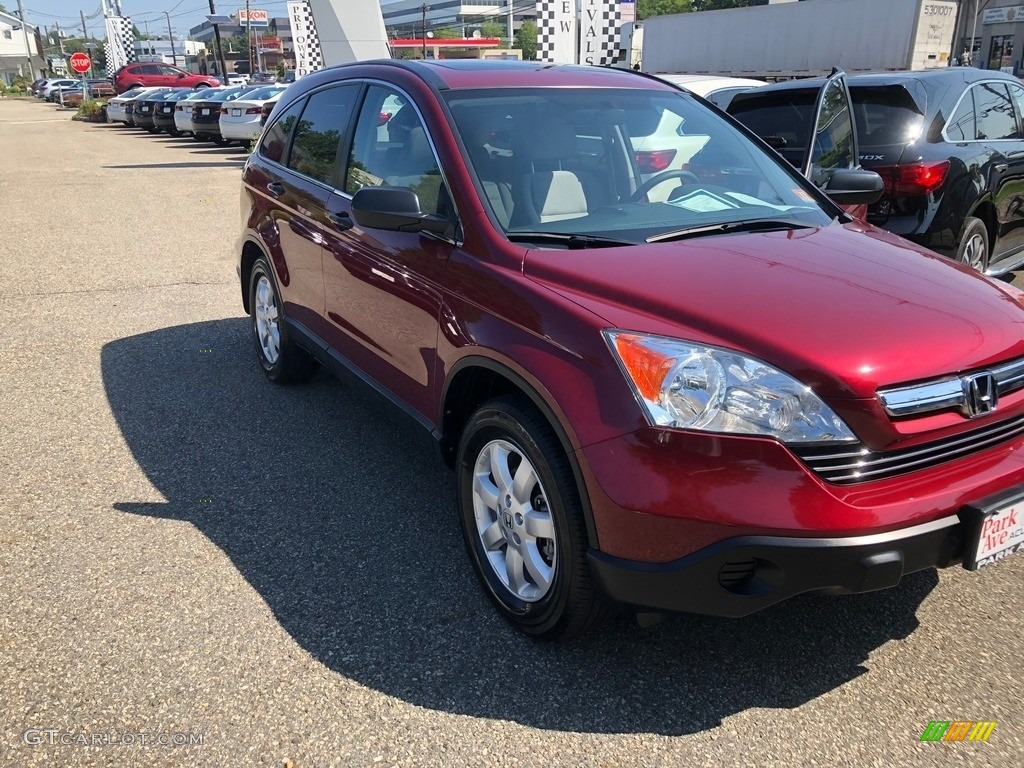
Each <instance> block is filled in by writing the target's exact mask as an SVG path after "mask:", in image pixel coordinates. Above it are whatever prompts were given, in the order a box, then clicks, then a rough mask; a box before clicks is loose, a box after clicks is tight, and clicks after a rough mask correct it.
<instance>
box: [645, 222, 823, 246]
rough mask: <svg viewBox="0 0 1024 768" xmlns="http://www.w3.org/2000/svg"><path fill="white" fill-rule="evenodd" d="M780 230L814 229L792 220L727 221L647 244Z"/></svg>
mask: <svg viewBox="0 0 1024 768" xmlns="http://www.w3.org/2000/svg"><path fill="white" fill-rule="evenodd" d="M779 229H814V227H813V226H811V225H810V224H801V223H800V222H798V221H793V220H792V219H750V220H749V221H727V222H725V223H724V224H707V225H704V226H700V227H687V228H686V229H676V230H673V231H672V232H662V233H661V234H660V235H651V236H650V237H648V238H647V240H646V241H645V242H648V243H660V242H662V241H665V240H685V239H686V238H688V237H701V236H703V235H723V234H726V233H729V232H771V231H772V230H779Z"/></svg>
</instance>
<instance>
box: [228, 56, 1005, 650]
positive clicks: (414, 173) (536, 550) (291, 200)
mask: <svg viewBox="0 0 1024 768" xmlns="http://www.w3.org/2000/svg"><path fill="white" fill-rule="evenodd" d="M842 95H844V94H840V93H839V92H838V91H837V92H835V94H834V96H829V95H827V94H826V95H824V98H823V100H822V101H821V104H822V105H823V106H824V109H823V110H819V112H820V113H821V114H823V115H824V118H822V119H819V120H818V121H817V127H816V128H815V135H816V138H817V139H818V143H819V144H821V145H822V146H821V147H820V151H819V150H818V149H817V148H814V152H813V153H812V155H811V157H810V158H808V163H807V164H806V165H803V167H802V168H801V170H798V169H797V168H795V167H794V166H793V165H792V164H791V163H790V162H788V161H787V159H784V157H783V155H780V154H779V153H778V152H776V151H773V150H772V149H770V148H769V146H768V145H766V144H765V143H764V142H761V141H757V140H755V138H754V135H753V134H752V133H751V132H750V131H748V130H746V129H743V128H741V127H740V126H739V125H738V124H737V123H736V122H735V121H734V120H732V119H731V118H729V117H728V116H726V115H724V114H723V113H721V112H719V111H718V110H716V109H712V108H711V107H710V106H709V105H707V104H706V103H705V102H703V101H702V100H700V99H698V98H696V97H694V96H693V95H691V94H688V93H685V92H683V91H679V90H677V89H675V88H674V87H673V86H671V85H668V84H667V83H660V82H658V81H656V80H654V79H652V78H648V77H644V76H642V75H640V74H637V73H634V72H628V71H621V70H613V69H602V68H597V67H593V68H576V67H553V66H551V65H548V64H543V63H528V62H487V61H428V62H422V61H398V60H396V61H388V62H381V63H365V64H352V65H345V66H340V67H332V68H330V69H326V70H322V71H319V72H315V73H312V74H310V75H307V76H305V77H303V78H302V79H301V80H300V81H299V82H298V83H296V84H295V85H292V86H290V87H289V88H288V90H287V91H285V93H283V94H282V95H281V97H280V99H279V102H278V105H277V107H276V108H275V109H274V111H273V113H272V114H271V116H270V119H269V120H268V122H267V126H266V128H265V130H264V131H263V134H262V136H261V138H260V141H259V144H258V146H257V148H256V150H255V151H254V152H253V153H252V154H251V155H250V156H249V158H248V160H247V162H246V163H245V167H244V171H243V175H242V232H241V237H240V239H239V241H238V246H237V257H238V262H237V269H238V274H239V278H240V282H239V288H240V298H241V300H242V303H243V306H244V308H245V310H246V312H247V313H248V314H249V315H250V326H251V329H252V336H253V340H254V347H255V354H256V358H257V361H258V363H259V367H260V368H261V369H262V370H263V372H264V373H265V374H266V376H267V377H268V378H269V379H270V380H272V381H273V382H275V383H279V384H286V383H299V382H302V381H306V380H308V379H309V378H310V377H312V376H313V375H314V374H315V373H316V371H317V368H318V367H320V366H323V367H324V368H326V369H328V370H330V371H332V372H333V373H336V374H338V375H339V376H341V377H342V378H344V379H345V380H346V381H348V382H350V383H351V384H352V385H354V386H357V387H361V388H363V389H365V390H366V391H368V392H371V393H373V394H375V395H376V396H378V400H377V402H380V403H384V404H386V405H388V406H389V407H391V408H392V410H393V412H394V413H396V414H401V415H403V416H405V417H406V420H407V421H408V422H409V423H410V424H412V425H414V428H415V429H418V430H419V431H420V433H421V434H422V435H423V436H424V437H426V438H428V439H430V440H432V441H434V442H435V444H436V446H437V448H438V449H439V453H440V455H441V456H442V457H443V458H444V459H445V461H446V462H447V463H448V464H449V466H450V467H451V468H452V469H453V470H454V472H455V474H456V478H455V487H456V494H455V495H456V505H457V507H458V514H457V515H452V518H457V520H458V524H459V525H460V527H461V529H462V533H463V537H464V541H465V544H466V549H467V553H468V561H469V562H470V563H471V564H472V567H473V568H474V569H475V570H476V573H477V576H478V577H479V579H480V582H481V584H482V586H483V589H484V591H485V593H486V594H487V595H488V597H489V598H490V599H491V600H492V601H493V603H494V604H495V606H496V607H497V609H498V611H499V612H500V614H501V615H502V616H504V617H505V618H506V619H508V620H509V621H510V622H511V623H512V624H514V625H515V626H516V627H518V628H519V629H521V630H522V631H524V632H526V633H527V634H529V635H532V636H535V637H546V638H567V637H571V636H573V635H575V634H578V633H580V632H582V631H584V630H586V629H587V628H588V627H592V626H594V625H595V624H596V623H597V622H598V621H599V620H600V619H601V618H602V617H603V616H604V615H605V613H606V611H607V609H608V608H609V607H610V606H612V605H619V606H622V605H625V606H634V607H639V608H640V609H641V610H653V611H665V610H681V611H692V612H697V613H707V614H715V615H720V616H731V617H741V616H745V615H747V614H750V613H753V612H755V611H758V610H761V609H764V608H766V607H768V606H770V605H772V604H775V603H778V602H779V601H782V600H785V599H787V598H789V597H791V596H793V595H796V594H800V593H804V592H820V593H831V594H835V593H860V592H869V591H872V590H877V589H882V588H886V587H892V586H894V585H896V584H898V583H899V582H900V580H901V579H902V578H903V577H904V576H905V575H906V574H908V573H912V572H915V571H920V570H924V569H929V568H936V567H946V566H951V565H954V564H962V565H963V566H964V567H965V568H966V569H968V570H972V571H973V570H977V569H978V568H983V567H989V566H993V565H995V564H997V563H999V562H1001V561H1002V560H1004V559H1005V558H1006V557H1008V556H1009V557H1012V556H1013V554H1012V553H1013V552H1015V551H1017V550H1019V549H1024V514H1022V512H1024V294H1022V293H1021V292H1020V291H1019V290H1017V289H1015V288H1013V287H1011V286H1008V285H1006V284H1004V283H1002V282H996V281H993V280H990V279H989V278H986V277H984V276H983V275H981V274H978V273H977V272H975V271H972V270H970V269H968V268H967V267H965V266H963V265H957V264H953V263H951V262H950V261H949V260H947V259H945V258H943V257H941V256H938V255H937V254H934V253H931V252H929V251H927V250H925V249H924V248H922V247H921V246H919V245H915V244H913V243H911V242H908V241H906V240H902V239H900V238H898V237H897V236H895V235H893V234H891V233H888V232H884V231H882V230H879V229H876V228H874V227H872V226H871V225H869V224H867V223H865V222H863V221H860V220H857V219H854V218H853V217H852V216H850V215H849V214H848V213H845V212H844V211H843V209H842V208H841V207H840V206H842V205H850V204H856V203H862V202H864V201H865V200H866V199H867V198H870V197H871V195H874V196H875V197H876V198H877V196H878V194H879V192H880V182H881V179H880V178H879V177H878V176H877V174H873V173H866V172H864V171H862V170H860V169H858V168H857V167H856V164H857V153H856V150H855V149H854V145H853V142H852V141H849V140H847V139H846V138H842V139H841V140H840V141H835V140H834V139H836V138H841V135H843V136H845V135H848V132H845V133H842V132H840V131H839V128H840V123H841V122H844V121H847V120H848V118H849V112H848V111H847V110H846V109H845V108H844V107H843V106H842V100H841V99H840V98H839V97H840V96H842ZM392 105H393V106H394V107H396V108H395V109H394V110H393V111H392ZM384 112H388V113H389V114H391V117H390V118H389V119H388V120H387V121H386V122H385V123H384V124H381V114H382V113H384ZM826 112H827V114H825V113H826ZM644 116H648V117H649V118H650V119H649V120H646V121H644V122H645V123H646V124H650V125H658V124H661V123H662V122H663V120H664V119H667V118H672V120H673V122H674V124H677V125H678V124H681V125H683V126H685V128H686V130H687V131H688V132H689V133H691V134H693V135H700V136H704V137H706V141H705V142H704V145H703V147H702V149H701V152H700V155H701V157H700V162H699V163H698V164H697V166H698V168H699V170H700V172H699V173H698V172H695V171H693V170H690V169H670V170H666V171H664V172H660V173H656V174H655V175H653V176H649V178H646V179H645V178H644V176H645V175H649V174H645V173H644V172H643V170H642V169H641V167H640V165H639V163H638V159H637V152H636V148H635V147H634V146H633V144H632V141H631V135H632V134H631V133H630V130H629V128H630V125H631V124H632V123H634V122H635V121H637V120H638V119H639V118H641V117H644ZM676 118H678V119H676ZM826 138H827V139H829V141H830V146H828V147H825V146H824V143H825V139H826ZM776 144H778V145H781V142H776ZM788 146H794V144H793V143H789V144H788ZM799 146H800V147H801V148H802V147H804V146H806V145H804V143H803V142H799ZM782 148H783V149H785V147H782ZM801 171H805V172H801ZM660 185H665V186H666V187H667V189H666V190H665V194H664V195H658V196H654V195H650V194H648V193H649V192H650V191H651V190H652V189H654V188H655V187H657V186H660ZM830 198H831V199H830ZM276 399H277V398H274V397H270V396H267V397H266V398H265V399H264V401H263V402H261V403H250V404H248V405H249V406H251V407H254V408H257V407H272V406H273V403H274V402H275V400H276ZM313 399H314V400H315V398H313ZM311 402H312V401H311ZM310 439H311V440H314V439H317V438H316V436H310ZM360 447H361V446H352V450H359V449H360ZM277 460H279V461H280V462H281V466H282V467H284V468H287V467H288V465H289V461H290V458H289V457H288V456H287V455H283V456H281V457H280V458H279V459H277ZM286 471H292V470H291V469H286ZM397 472H400V467H394V468H393V467H387V468H383V467H382V470H381V475H380V477H373V478H367V479H366V480H367V483H370V484H376V483H380V484H381V485H379V486H377V487H378V490H379V492H380V494H381V495H380V497H379V498H380V499H381V501H380V505H379V507H378V509H376V510H374V512H376V513H378V514H379V515H380V517H381V518H387V517H388V516H389V515H390V516H394V517H395V524H396V525H397V526H405V525H408V526H411V529H412V530H417V531H419V532H420V533H422V534H423V535H424V536H426V537H427V539H428V540H429V539H430V535H431V534H430V531H431V529H432V528H433V527H435V526H438V525H445V524H448V519H447V510H446V509H445V506H446V505H444V504H441V503H439V502H438V501H437V500H435V499H425V502H424V504H423V505H421V506H420V507H419V508H416V509H404V508H403V509H398V508H394V507H392V506H389V503H388V501H387V498H386V486H387V484H389V483H401V482H403V480H404V478H403V477H402V476H401V475H400V474H395V473H397ZM339 492H344V491H339ZM452 524H456V523H455V520H454V519H453V520H452ZM380 535H381V536H389V535H396V533H395V530H394V529H392V528H390V525H389V522H384V523H382V524H381V528H380ZM427 545H429V543H428V544H427ZM416 546H420V543H417V545H416ZM410 551H411V552H412V551H415V550H414V549H411V550H410ZM339 556H345V555H344V553H342V554H340V555H339ZM411 567H412V569H413V570H414V571H415V570H416V569H417V566H416V565H415V564H413V565H412V566H411ZM452 567H453V568H455V567H457V564H456V563H454V562H453V563H452ZM996 567H999V566H998V565H996ZM413 578H416V579H418V580H420V582H421V583H422V588H423V589H424V590H432V589H437V588H438V587H437V584H436V583H435V582H436V580H438V579H440V580H442V581H446V580H447V576H446V575H440V576H439V575H438V574H433V573H419V572H417V573H416V574H415V575H414V576H413ZM982 589H983V587H982ZM738 631H742V630H738Z"/></svg>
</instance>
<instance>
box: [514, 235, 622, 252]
mask: <svg viewBox="0 0 1024 768" xmlns="http://www.w3.org/2000/svg"><path fill="white" fill-rule="evenodd" d="M505 236H506V237H507V238H508V239H509V240H511V241H512V242H513V243H555V244H558V245H564V246H565V247H566V248H568V249H569V250H576V249H580V248H613V247H615V246H619V245H637V243H635V242H633V241H632V240H617V239H615V238H614V237H600V236H598V235H574V234H569V233H567V232H508V233H506V235H505Z"/></svg>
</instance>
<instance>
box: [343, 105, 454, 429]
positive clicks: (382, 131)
mask: <svg viewBox="0 0 1024 768" xmlns="http://www.w3.org/2000/svg"><path fill="white" fill-rule="evenodd" d="M347 166H348V167H347V172H346V176H345V180H344V184H343V186H342V189H343V190H344V191H343V192H337V193H335V194H333V195H332V196H331V199H330V200H329V201H328V214H329V216H330V217H331V218H332V220H333V221H334V223H335V228H334V230H333V231H332V232H331V233H330V235H329V236H328V238H327V241H326V243H325V248H324V288H325V293H326V302H327V307H326V309H327V319H328V321H329V326H330V337H329V338H328V342H329V343H330V345H331V346H332V347H334V348H335V349H337V350H338V352H339V353H340V354H341V355H342V356H344V357H345V358H347V359H348V360H349V361H351V362H352V363H354V364H355V365H356V366H357V367H358V368H360V369H361V370H362V371H363V372H364V373H366V374H367V375H368V376H369V377H370V378H372V379H373V380H375V381H376V382H377V383H379V384H382V385H385V386H386V387H387V388H388V389H390V390H391V391H393V392H396V393H397V394H398V395H399V397H400V398H402V399H403V400H405V401H406V402H408V403H410V404H411V405H412V406H413V407H414V408H415V409H416V410H417V411H419V412H420V413H421V414H427V413H430V412H431V410H432V408H433V405H434V402H435V400H436V392H435V371H436V368H437V367H436V348H437V333H438V322H439V316H440V312H441V306H442V292H441V280H442V278H443V276H444V271H445V267H446V265H447V262H448V256H449V254H450V253H451V250H452V242H451V240H450V239H448V238H442V237H438V236H435V235H431V234H427V233H419V232H389V231H383V230H377V229H372V230H371V229H362V228H360V227H359V226H358V225H356V224H355V222H354V221H353V220H352V218H351V203H352V195H354V194H355V193H356V192H357V191H359V190H360V189H361V188H362V187H364V186H371V185H372V186H381V185H385V184H386V185H389V186H394V187H409V188H411V189H412V190H414V191H415V192H416V193H417V195H418V196H419V200H420V208H421V210H423V211H424V212H426V213H438V214H442V215H445V216H449V217H450V218H451V220H452V222H453V224H452V232H453V234H454V231H455V215H454V210H453V206H452V203H451V201H450V198H449V197H448V193H447V189H446V187H445V185H444V182H443V178H442V175H441V170H440V166H439V163H438V161H437V158H436V156H435V154H434V151H433V148H432V145H431V143H430V138H429V134H428V133H427V130H426V127H425V125H424V122H423V120H422V118H421V117H420V115H419V114H418V113H417V111H416V109H415V106H414V105H413V103H412V102H411V100H410V99H409V98H408V97H406V96H405V95H403V94H400V93H398V92H397V91H395V90H393V89H391V88H387V87H384V86H378V85H372V86H370V87H369V88H367V91H366V96H365V98H364V100H363V104H362V108H361V109H360V111H359V116H358V118H357V120H356V126H355V131H354V133H353V138H352V146H351V151H350V153H349V158H348V163H347Z"/></svg>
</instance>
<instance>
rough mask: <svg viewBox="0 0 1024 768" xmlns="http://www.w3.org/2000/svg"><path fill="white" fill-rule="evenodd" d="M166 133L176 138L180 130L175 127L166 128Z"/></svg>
mask: <svg viewBox="0 0 1024 768" xmlns="http://www.w3.org/2000/svg"><path fill="white" fill-rule="evenodd" d="M167 135H168V136H171V137H173V138H175V139H176V138H178V137H179V136H181V131H179V130H178V129H177V128H168V129H167Z"/></svg>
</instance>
